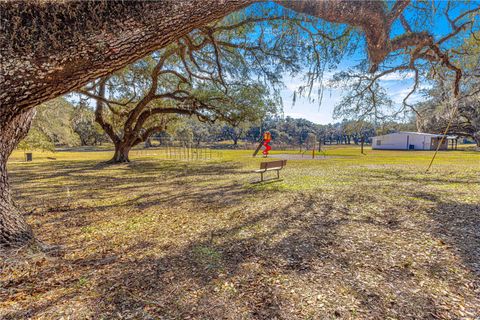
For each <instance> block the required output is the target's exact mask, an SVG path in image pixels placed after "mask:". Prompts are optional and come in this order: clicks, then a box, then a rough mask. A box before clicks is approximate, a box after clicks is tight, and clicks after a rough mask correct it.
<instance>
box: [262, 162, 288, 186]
mask: <svg viewBox="0 0 480 320" xmlns="http://www.w3.org/2000/svg"><path fill="white" fill-rule="evenodd" d="M286 165H287V160H277V161H268V162H261V163H260V169H258V170H255V172H256V173H260V175H261V180H260V181H263V174H264V173H265V172H267V171H277V179H280V170H282V169H283V167H285V166H286Z"/></svg>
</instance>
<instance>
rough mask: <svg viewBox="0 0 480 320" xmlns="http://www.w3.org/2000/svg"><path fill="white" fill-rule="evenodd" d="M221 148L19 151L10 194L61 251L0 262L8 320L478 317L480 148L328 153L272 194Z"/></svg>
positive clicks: (296, 169)
mask: <svg viewBox="0 0 480 320" xmlns="http://www.w3.org/2000/svg"><path fill="white" fill-rule="evenodd" d="M221 153H222V155H221V157H219V156H216V157H214V159H212V160H211V161H189V162H187V161H175V160H163V159H160V158H162V157H161V156H160V155H159V153H158V152H156V151H155V150H153V151H149V152H139V151H134V152H133V154H132V157H131V159H132V160H133V162H132V163H130V164H122V165H105V164H102V163H101V161H103V160H108V159H109V158H110V157H111V153H110V152H108V151H104V150H100V151H98V152H96V151H88V152H86V151H84V152H81V151H77V152H57V153H55V154H38V153H34V161H33V162H30V163H25V162H22V161H20V159H21V158H22V153H15V154H14V155H13V157H12V159H11V162H10V167H9V170H10V173H11V180H12V181H11V182H12V186H13V188H14V194H15V199H16V200H17V202H18V204H19V205H21V206H22V207H23V208H24V210H25V212H27V213H28V221H29V222H30V223H31V224H32V225H33V226H34V230H35V233H36V235H37V237H38V238H39V239H40V240H42V241H43V242H45V243H48V244H56V245H59V247H58V249H54V250H51V251H48V252H40V251H35V250H34V249H28V250H21V251H20V252H19V253H18V254H17V255H15V256H14V257H12V256H6V255H4V256H0V259H1V260H0V272H1V273H0V319H27V318H32V319H60V318H62V317H63V319H117V318H124V319H478V317H479V316H480V299H479V297H480V220H479V218H480V176H479V173H480V153H478V152H477V153H475V152H473V151H448V152H440V153H439V155H438V157H437V160H436V161H435V163H434V166H433V169H432V170H431V171H430V172H429V173H425V169H426V167H427V166H428V163H429V161H430V159H431V157H432V155H433V153H432V152H420V151H417V152H405V151H401V152H399V151H373V150H370V149H367V150H366V153H367V154H366V155H361V154H360V152H359V149H358V148H356V147H330V148H328V149H327V150H326V152H325V155H326V156H327V157H325V158H324V159H320V160H309V159H308V156H307V155H305V159H304V160H288V164H287V167H286V168H285V170H283V171H282V173H281V175H282V180H281V181H277V182H266V183H263V184H259V183H254V184H252V183H251V182H253V181H258V179H259V175H258V174H253V173H252V170H254V169H257V168H258V166H259V163H260V162H261V161H263V159H261V158H255V159H253V158H252V157H251V151H221ZM286 153H288V152H283V151H276V152H273V153H272V156H273V157H275V154H277V155H278V154H286ZM290 153H292V154H295V152H290ZM49 158H50V159H49ZM51 158H55V160H53V159H51ZM271 175H272V176H274V175H275V174H274V173H272V174H271Z"/></svg>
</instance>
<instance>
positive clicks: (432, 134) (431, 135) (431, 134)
mask: <svg viewBox="0 0 480 320" xmlns="http://www.w3.org/2000/svg"><path fill="white" fill-rule="evenodd" d="M394 134H415V135H419V136H427V137H432V138H441V137H443V134H435V133H425V132H410V131H399V132H393V133H388V134H384V135H381V136H376V137H374V138H378V137H384V136H390V135H394ZM446 138H447V139H457V138H458V137H457V136H446Z"/></svg>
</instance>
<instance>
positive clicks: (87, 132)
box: [72, 100, 109, 146]
mask: <svg viewBox="0 0 480 320" xmlns="http://www.w3.org/2000/svg"><path fill="white" fill-rule="evenodd" d="M72 127H73V131H75V133H76V134H77V135H78V136H79V138H80V144H81V145H82V146H87V145H97V144H100V143H103V142H107V141H109V138H108V136H107V135H106V134H105V132H104V131H103V129H102V127H101V126H100V125H99V124H98V123H96V122H95V112H94V110H92V109H91V107H90V106H89V105H88V104H87V103H86V102H85V101H83V100H81V101H80V103H79V104H78V105H77V106H76V107H75V109H74V111H73V116H72Z"/></svg>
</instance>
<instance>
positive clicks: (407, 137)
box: [372, 132, 457, 150]
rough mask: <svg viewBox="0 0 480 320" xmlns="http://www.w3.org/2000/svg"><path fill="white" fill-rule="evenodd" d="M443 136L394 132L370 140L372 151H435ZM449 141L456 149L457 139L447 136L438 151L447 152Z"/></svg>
mask: <svg viewBox="0 0 480 320" xmlns="http://www.w3.org/2000/svg"><path fill="white" fill-rule="evenodd" d="M442 137H443V135H441V134H431V133H422V132H395V133H390V134H386V135H383V136H377V137H373V138H372V149H384V150H435V149H436V148H437V146H438V144H439V143H440V141H441V140H442ZM449 141H451V144H452V149H453V148H454V147H455V149H456V141H457V137H454V136H447V137H446V139H444V141H443V143H442V146H441V147H440V150H447V149H448V143H449Z"/></svg>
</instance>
